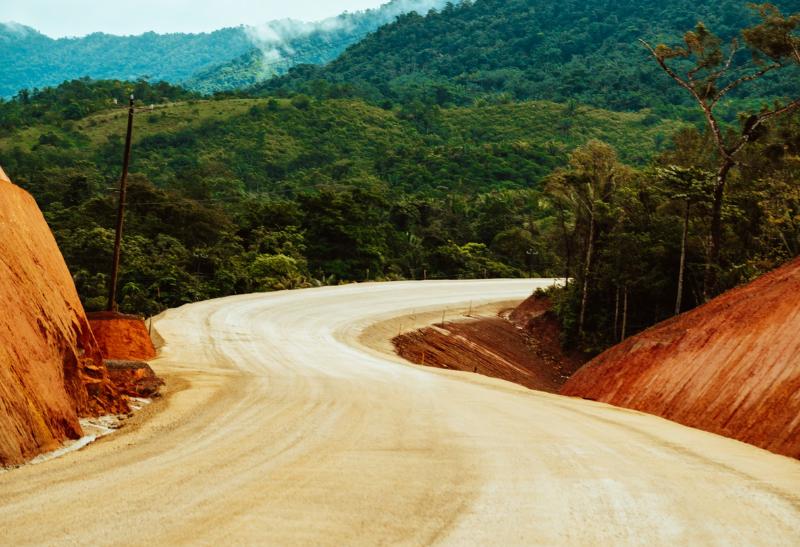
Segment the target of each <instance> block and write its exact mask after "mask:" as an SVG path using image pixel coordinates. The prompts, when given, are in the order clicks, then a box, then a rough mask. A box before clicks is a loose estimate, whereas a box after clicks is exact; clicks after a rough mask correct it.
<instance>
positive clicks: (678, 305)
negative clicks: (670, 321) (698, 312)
mask: <svg viewBox="0 0 800 547" xmlns="http://www.w3.org/2000/svg"><path fill="white" fill-rule="evenodd" d="M690 210H691V204H690V202H689V200H687V201H686V214H685V215H684V217H683V237H682V238H681V265H680V268H679V269H678V296H677V298H676V299H675V315H678V314H680V313H681V304H682V302H683V278H684V275H685V272H686V241H687V239H688V238H689V212H690Z"/></svg>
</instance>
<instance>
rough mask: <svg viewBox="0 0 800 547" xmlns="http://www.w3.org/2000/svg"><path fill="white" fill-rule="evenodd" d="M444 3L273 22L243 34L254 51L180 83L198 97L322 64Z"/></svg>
mask: <svg viewBox="0 0 800 547" xmlns="http://www.w3.org/2000/svg"><path fill="white" fill-rule="evenodd" d="M446 3H447V0H391V1H390V2H388V3H387V4H384V5H382V6H380V7H379V8H376V9H373V10H366V11H361V12H356V13H344V14H342V15H339V16H338V17H334V18H331V19H327V20H324V21H320V22H318V23H302V22H299V21H286V20H284V21H273V22H271V23H267V24H266V25H263V26H262V27H254V28H250V29H248V30H247V33H248V36H249V37H250V38H251V40H252V42H253V48H252V49H250V50H249V51H247V52H245V53H244V54H242V55H240V56H238V57H236V58H235V59H232V60H229V61H227V62H225V63H221V64H219V65H215V66H212V67H209V68H207V69H205V70H202V71H200V72H198V73H197V74H195V75H194V76H192V77H191V78H189V79H188V80H186V81H185V82H183V83H184V85H186V86H187V87H189V88H191V89H193V90H196V91H200V92H202V93H213V92H215V91H227V90H233V89H244V88H246V87H250V86H252V85H255V84H257V83H259V82H262V81H264V80H267V79H269V78H271V77H273V76H275V75H280V74H285V73H286V72H287V71H288V70H289V69H290V68H291V67H293V66H295V65H299V64H313V65H322V64H325V63H328V62H330V61H332V60H333V59H335V58H336V57H338V56H339V55H340V54H341V53H342V52H343V51H344V50H345V49H346V48H347V47H348V46H350V45H352V44H354V43H357V42H358V41H360V40H361V39H363V38H364V37H365V36H366V35H367V34H369V33H370V32H373V31H374V30H376V29H377V28H378V27H380V26H382V25H385V24H387V23H390V22H392V21H394V19H395V18H396V17H397V16H398V15H402V14H404V13H409V12H412V11H413V12H418V13H421V14H425V13H427V12H428V10H430V9H436V8H440V7H443V6H445V4H446Z"/></svg>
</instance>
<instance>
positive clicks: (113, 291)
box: [108, 95, 134, 311]
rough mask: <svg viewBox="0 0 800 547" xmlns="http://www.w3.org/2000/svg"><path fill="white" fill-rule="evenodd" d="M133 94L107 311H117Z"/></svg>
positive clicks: (129, 158) (120, 183)
mask: <svg viewBox="0 0 800 547" xmlns="http://www.w3.org/2000/svg"><path fill="white" fill-rule="evenodd" d="M133 114H134V108H133V95H131V100H130V105H129V106H128V132H127V133H126V135H125V155H124V156H123V158H122V176H121V177H120V179H119V207H118V208H117V235H116V238H115V239H114V263H113V264H112V266H111V283H110V287H109V291H108V311H117V278H118V277H119V255H120V249H121V247H122V225H123V224H124V220H125V194H126V191H127V189H128V166H129V165H130V161H131V139H132V137H133Z"/></svg>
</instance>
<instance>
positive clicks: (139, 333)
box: [88, 312, 156, 361]
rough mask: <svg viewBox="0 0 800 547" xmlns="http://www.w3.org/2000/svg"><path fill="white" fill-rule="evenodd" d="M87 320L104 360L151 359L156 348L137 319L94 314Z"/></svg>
mask: <svg viewBox="0 0 800 547" xmlns="http://www.w3.org/2000/svg"><path fill="white" fill-rule="evenodd" d="M88 318H89V325H90V326H91V327H92V334H94V339H95V340H96V341H97V345H98V347H99V348H100V353H101V354H102V355H103V358H104V359H114V360H122V361H131V360H132V361H149V360H151V359H155V357H156V349H155V347H154V346H153V341H152V340H150V334H149V333H148V330H147V325H145V323H144V321H143V320H142V318H141V317H138V316H135V315H125V314H122V313H115V312H95V313H90V314H88Z"/></svg>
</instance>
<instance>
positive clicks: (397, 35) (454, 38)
mask: <svg viewBox="0 0 800 547" xmlns="http://www.w3.org/2000/svg"><path fill="white" fill-rule="evenodd" d="M776 4H777V5H779V6H780V7H782V8H784V11H787V12H796V11H798V10H799V9H800V2H798V0H785V1H780V2H776ZM755 19H757V17H756V16H755V14H754V13H753V12H752V11H751V10H749V9H748V8H747V6H746V5H745V3H743V2H740V1H738V0H722V1H718V0H715V1H710V0H701V1H693V0H664V1H662V2H641V1H639V0H618V1H613V2H611V1H608V0H565V1H562V2H551V1H549V0H476V1H474V2H465V3H463V4H461V5H450V6H448V7H446V8H445V9H443V10H441V11H440V12H438V13H432V14H429V15H428V16H427V17H423V16H421V15H417V14H409V15H405V16H403V17H400V18H399V20H398V21H397V22H395V23H394V24H391V25H388V26H385V27H383V28H381V29H380V30H379V31H378V32H376V33H374V34H372V35H370V36H368V37H367V38H366V39H364V40H363V41H362V42H360V43H358V44H357V45H355V46H353V47H351V48H349V49H348V50H347V51H346V52H345V53H344V54H343V55H342V56H341V57H339V58H338V59H337V60H335V61H334V62H332V63H330V64H328V65H326V66H324V67H312V66H302V67H297V68H294V69H293V70H292V71H291V72H290V74H289V75H288V76H286V77H283V78H277V79H274V80H271V81H269V82H266V83H265V84H264V85H263V90H264V91H265V92H267V93H276V92H296V91H300V92H304V93H312V94H316V95H325V94H330V93H337V94H342V93H347V94H355V95H358V96H361V97H365V98H367V99H368V100H371V101H375V102H380V101H383V100H390V101H395V102H408V101H409V100H413V99H419V100H421V101H423V102H425V103H434V104H440V105H444V104H469V103H471V102H472V101H473V100H474V99H475V98H476V97H485V96H495V97H496V96H500V97H503V98H506V99H511V100H528V99H545V100H552V101H556V102H567V101H571V100H572V101H577V102H579V103H581V104H590V105H594V106H598V107H601V108H608V109H612V110H628V111H637V110H641V109H644V108H651V109H655V110H657V111H659V112H671V111H672V109H674V108H675V106H676V105H685V104H689V100H688V99H687V96H686V94H685V92H684V91H683V90H681V89H679V88H677V87H676V86H674V85H673V83H672V82H671V81H669V79H668V78H665V77H664V75H663V74H662V73H661V72H660V70H659V68H658V67H657V66H656V65H655V63H653V62H652V59H651V58H649V56H648V54H647V52H646V51H645V49H644V48H643V47H642V46H641V44H639V43H638V40H639V39H640V38H646V39H650V40H653V41H654V42H656V43H658V42H661V41H664V40H668V41H670V42H673V43H674V42H675V41H677V40H679V38H680V36H682V34H683V33H684V32H685V31H686V30H688V29H691V28H692V27H694V25H695V24H696V23H697V22H698V21H703V22H704V23H705V24H706V25H707V26H708V27H709V28H710V29H712V30H713V31H714V32H716V33H717V34H719V35H720V36H722V37H724V38H726V39H730V38H732V37H734V36H736V35H737V33H738V32H739V29H741V28H742V27H744V26H746V25H748V24H750V23H752V22H753V21H754V20H755ZM746 59H747V54H746V53H744V52H743V53H742V54H741V55H740V56H739V57H737V61H744V60H746ZM798 75H800V72H798V71H797V70H795V71H794V72H793V74H791V75H786V74H785V75H784V76H783V77H782V78H780V79H772V78H765V79H763V80H761V81H759V82H758V84H757V85H754V86H751V87H749V88H748V89H747V91H746V93H743V94H739V95H736V94H732V95H731V96H730V99H731V100H743V99H756V100H762V99H765V98H767V97H772V96H784V95H786V94H789V93H791V92H792V91H793V90H794V89H796V82H797V78H798ZM732 114H735V108H734V109H733V112H732Z"/></svg>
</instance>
